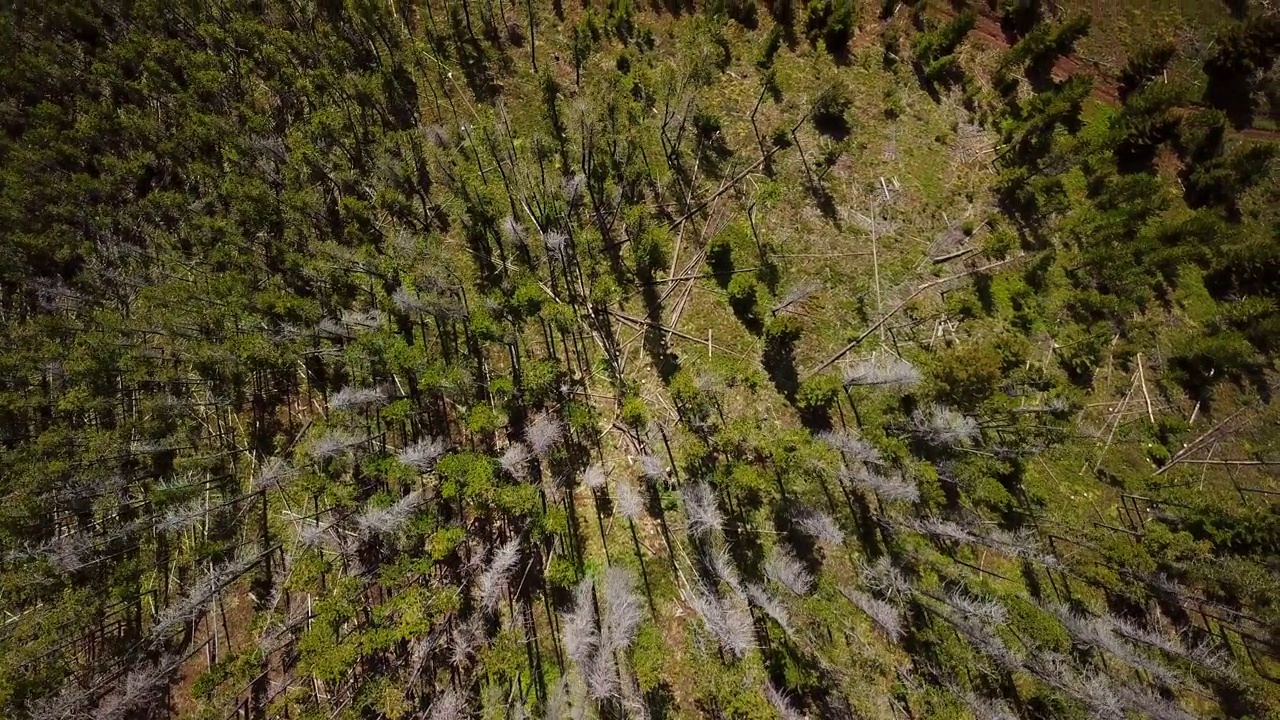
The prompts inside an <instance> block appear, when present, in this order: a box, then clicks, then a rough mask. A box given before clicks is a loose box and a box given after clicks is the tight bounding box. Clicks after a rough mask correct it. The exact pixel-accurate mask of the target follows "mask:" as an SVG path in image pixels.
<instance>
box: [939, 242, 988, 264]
mask: <svg viewBox="0 0 1280 720" xmlns="http://www.w3.org/2000/svg"><path fill="white" fill-rule="evenodd" d="M977 250H978V248H977V247H976V246H974V247H967V248H960V249H959V250H956V251H955V252H950V253H947V254H946V255H937V256H935V257H931V258H929V259H930V260H932V261H934V262H935V263H944V262H946V261H948V260H955V259H956V258H958V257H961V256H963V255H968V254H969V253H971V252H976V251H977Z"/></svg>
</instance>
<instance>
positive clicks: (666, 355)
mask: <svg viewBox="0 0 1280 720" xmlns="http://www.w3.org/2000/svg"><path fill="white" fill-rule="evenodd" d="M640 296H641V297H642V298H643V299H644V307H645V320H646V321H647V322H645V327H644V349H645V352H647V353H648V354H649V360H650V361H651V362H652V363H653V367H654V369H655V370H657V371H658V375H659V376H660V377H661V378H662V382H663V383H664V384H668V385H669V384H670V383H671V378H673V377H675V374H676V373H678V372H680V359H679V358H678V357H676V355H675V353H673V352H671V346H670V345H669V344H668V343H667V338H666V334H665V333H664V332H663V330H662V299H661V298H659V297H658V290H657V288H656V287H655V286H654V285H644V286H642V287H641V290H640Z"/></svg>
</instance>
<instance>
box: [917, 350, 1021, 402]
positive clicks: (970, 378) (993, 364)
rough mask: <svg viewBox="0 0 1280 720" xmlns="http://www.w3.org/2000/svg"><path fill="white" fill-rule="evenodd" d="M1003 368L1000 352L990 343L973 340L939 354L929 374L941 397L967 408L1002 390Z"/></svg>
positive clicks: (936, 392) (935, 391) (937, 393)
mask: <svg viewBox="0 0 1280 720" xmlns="http://www.w3.org/2000/svg"><path fill="white" fill-rule="evenodd" d="M1002 370H1003V367H1002V362H1001V357H1000V353H999V352H998V351H997V350H996V349H995V348H994V347H993V346H992V345H991V344H990V343H989V342H970V343H965V344H963V345H957V346H954V347H951V348H948V349H946V350H944V351H942V352H941V353H939V354H938V355H937V357H936V359H935V360H934V363H933V366H932V368H931V373H930V375H931V378H932V381H933V386H934V393H935V394H936V395H937V396H938V398H940V399H942V400H944V401H945V402H947V403H948V404H951V405H954V406H956V407H957V408H959V409H962V410H967V409H972V408H975V407H977V406H978V405H980V404H982V402H984V401H985V400H987V399H988V398H990V397H991V396H992V395H993V394H994V393H996V392H997V391H998V390H999V388H1000V382H1001V380H1002V378H1003V372H1002Z"/></svg>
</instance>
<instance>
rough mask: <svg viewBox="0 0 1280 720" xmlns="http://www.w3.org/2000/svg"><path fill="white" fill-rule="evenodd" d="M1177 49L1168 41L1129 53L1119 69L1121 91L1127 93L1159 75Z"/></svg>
mask: <svg viewBox="0 0 1280 720" xmlns="http://www.w3.org/2000/svg"><path fill="white" fill-rule="evenodd" d="M1177 51H1178V48H1177V46H1176V45H1174V44H1173V43H1171V42H1168V41H1164V42H1155V43H1152V44H1150V45H1143V46H1142V47H1139V48H1138V49H1137V50H1135V51H1134V52H1133V53H1132V54H1130V56H1129V58H1128V60H1127V61H1126V62H1125V65H1124V69H1123V70H1121V71H1120V89H1121V92H1122V93H1124V94H1126V95H1127V94H1128V93H1132V92H1134V91H1136V90H1140V89H1142V88H1143V87H1145V86H1146V85H1147V84H1148V83H1150V82H1151V81H1152V80H1155V79H1156V78H1157V77H1160V75H1161V74H1162V73H1163V72H1164V71H1165V69H1167V68H1168V66H1169V62H1170V61H1171V60H1173V56H1174V53H1176V52H1177Z"/></svg>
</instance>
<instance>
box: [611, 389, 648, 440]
mask: <svg viewBox="0 0 1280 720" xmlns="http://www.w3.org/2000/svg"><path fill="white" fill-rule="evenodd" d="M618 417H620V418H621V419H622V422H623V423H625V424H626V425H627V427H630V428H632V429H634V430H636V431H638V432H643V431H644V430H645V429H646V428H648V427H649V408H648V406H647V405H646V404H645V401H644V398H641V397H640V396H639V395H629V396H627V398H626V399H624V400H623V401H622V408H621V410H619V411H618Z"/></svg>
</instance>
